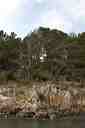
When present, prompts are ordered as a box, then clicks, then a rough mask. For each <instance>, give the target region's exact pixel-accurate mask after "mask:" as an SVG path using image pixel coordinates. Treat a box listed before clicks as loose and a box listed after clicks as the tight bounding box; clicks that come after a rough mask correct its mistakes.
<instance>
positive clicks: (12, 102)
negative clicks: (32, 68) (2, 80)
mask: <svg viewBox="0 0 85 128" xmlns="http://www.w3.org/2000/svg"><path fill="white" fill-rule="evenodd" d="M20 89H22V88H20ZM20 92H22V93H19V92H18V94H17V95H15V96H14V97H13V96H12V97H10V96H4V95H2V94H0V113H7V114H8V113H9V114H15V115H16V117H28V118H35V119H44V118H45V119H47V118H49V119H56V118H57V117H58V116H61V115H62V116H63V115H69V114H70V113H72V112H79V111H84V112H85V92H84V90H81V89H75V90H74V88H66V89H65V88H62V87H61V86H59V85H57V84H52V83H44V84H42V83H41V85H38V84H37V85H33V86H32V87H30V88H29V89H28V88H23V89H22V90H20Z"/></svg>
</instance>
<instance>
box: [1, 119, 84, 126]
mask: <svg viewBox="0 0 85 128" xmlns="http://www.w3.org/2000/svg"><path fill="white" fill-rule="evenodd" d="M0 128H85V118H83V119H62V120H55V121H50V120H42V121H36V120H27V119H9V120H0Z"/></svg>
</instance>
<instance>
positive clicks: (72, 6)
mask: <svg viewBox="0 0 85 128" xmlns="http://www.w3.org/2000/svg"><path fill="white" fill-rule="evenodd" d="M39 26H43V27H50V28H51V29H53V28H55V29H59V30H62V31H64V32H66V33H70V32H76V33H79V32H83V31H85V0H0V30H4V31H6V32H8V33H10V32H15V33H17V34H18V36H20V37H24V36H26V35H27V34H28V33H29V32H31V31H33V30H34V29H36V28H38V27H39Z"/></svg>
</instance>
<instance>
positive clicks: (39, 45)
mask: <svg viewBox="0 0 85 128" xmlns="http://www.w3.org/2000/svg"><path fill="white" fill-rule="evenodd" d="M61 77H63V78H64V79H66V80H83V79H85V32H83V33H79V34H78V35H76V34H75V33H70V34H66V33H64V32H61V31H58V30H56V29H53V30H50V29H49V28H43V27H40V28H39V29H38V30H34V31H33V32H32V33H30V34H28V35H27V36H26V37H25V38H24V39H23V40H21V39H20V38H18V37H16V34H15V33H14V32H12V33H11V34H10V35H8V34H7V33H6V32H4V31H0V80H24V81H26V80H44V81H45V80H59V79H61Z"/></svg>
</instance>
